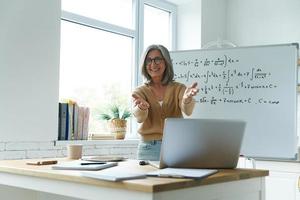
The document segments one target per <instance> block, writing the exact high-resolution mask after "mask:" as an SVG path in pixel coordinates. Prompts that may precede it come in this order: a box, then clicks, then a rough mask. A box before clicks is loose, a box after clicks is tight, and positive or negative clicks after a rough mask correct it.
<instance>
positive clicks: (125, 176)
mask: <svg viewBox="0 0 300 200" xmlns="http://www.w3.org/2000/svg"><path fill="white" fill-rule="evenodd" d="M80 175H81V176H84V177H89V178H94V179H100V180H106V181H124V180H132V179H141V178H146V174H142V173H132V172H121V171H117V172H116V171H105V170H104V171H99V172H81V173H80Z"/></svg>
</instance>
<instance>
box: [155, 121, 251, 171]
mask: <svg viewBox="0 0 300 200" xmlns="http://www.w3.org/2000/svg"><path fill="white" fill-rule="evenodd" d="M245 127H246V122H244V121H241V120H225V119H184V118H167V119H166V120H165V126H164V135H163V139H162V146H161V154H160V162H159V164H158V163H156V162H151V161H150V165H154V166H155V165H159V166H158V168H166V167H173V168H202V169H203V168H205V169H232V168H235V167H236V166H237V163H238V159H239V156H240V150H241V146H242V140H243V136H244V132H245Z"/></svg>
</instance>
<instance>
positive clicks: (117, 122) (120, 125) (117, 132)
mask: <svg viewBox="0 0 300 200" xmlns="http://www.w3.org/2000/svg"><path fill="white" fill-rule="evenodd" d="M126 124H127V121H126V120H124V119H112V120H110V123H109V128H110V132H111V133H112V134H113V135H114V136H115V139H117V140H123V139H124V138H125V135H126V128H127V126H126Z"/></svg>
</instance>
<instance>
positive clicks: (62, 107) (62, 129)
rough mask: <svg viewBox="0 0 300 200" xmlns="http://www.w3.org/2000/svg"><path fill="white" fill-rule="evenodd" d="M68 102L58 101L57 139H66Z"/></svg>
mask: <svg viewBox="0 0 300 200" xmlns="http://www.w3.org/2000/svg"><path fill="white" fill-rule="evenodd" d="M68 119H69V113H68V104H67V103H59V122H58V124H59V125H58V127H59V130H58V140H66V137H67V134H68V128H69V125H68Z"/></svg>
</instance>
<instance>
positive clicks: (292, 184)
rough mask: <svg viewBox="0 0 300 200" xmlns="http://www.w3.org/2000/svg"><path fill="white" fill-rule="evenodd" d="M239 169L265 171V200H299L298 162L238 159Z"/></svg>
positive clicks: (299, 165)
mask: <svg viewBox="0 0 300 200" xmlns="http://www.w3.org/2000/svg"><path fill="white" fill-rule="evenodd" d="M239 167H246V168H256V169H267V170H269V176H268V177H266V188H265V189H266V200H283V199H284V200H300V190H299V186H298V183H299V178H300V162H275V161H258V160H255V161H252V160H247V159H244V158H242V159H240V162H239Z"/></svg>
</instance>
